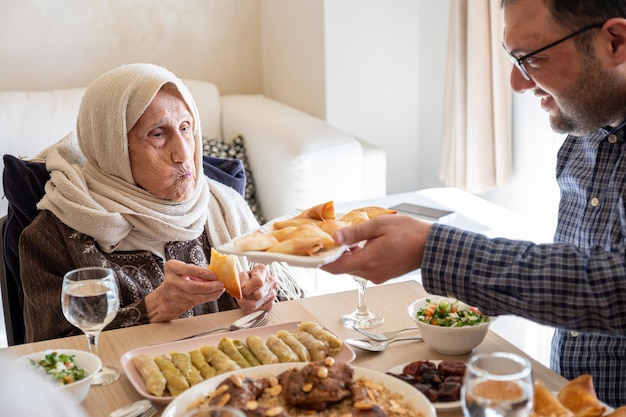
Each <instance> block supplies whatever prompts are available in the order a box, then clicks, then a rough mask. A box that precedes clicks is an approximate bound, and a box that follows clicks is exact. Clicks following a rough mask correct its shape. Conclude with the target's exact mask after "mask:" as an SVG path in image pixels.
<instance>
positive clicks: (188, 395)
mask: <svg viewBox="0 0 626 417" xmlns="http://www.w3.org/2000/svg"><path fill="white" fill-rule="evenodd" d="M305 365H306V363H279V364H275V365H263V366H256V367H254V368H246V369H242V370H238V371H233V372H228V373H225V374H222V375H218V376H216V377H213V378H211V379H207V380H206V381H204V382H201V383H199V384H198V385H194V386H193V387H191V388H189V389H188V390H187V391H185V392H183V393H182V394H181V395H179V396H178V397H176V398H175V399H174V400H173V401H172V402H171V403H170V404H169V405H168V406H167V407H166V408H165V410H163V414H162V415H161V416H162V417H181V416H182V415H183V413H184V411H185V409H186V408H187V407H188V406H189V405H190V404H192V403H193V402H194V401H196V400H198V399H200V398H203V397H206V396H207V395H209V394H210V393H211V392H213V391H215V389H216V388H217V386H218V385H219V384H220V383H221V382H222V381H223V380H224V379H226V378H228V377H229V375H231V374H233V373H235V374H239V375H243V376H245V377H259V376H270V375H277V374H280V373H281V372H284V371H286V370H288V369H290V368H293V367H303V366H305ZM352 368H353V369H354V376H355V377H360V376H364V377H365V378H368V379H371V380H374V381H376V382H379V383H381V384H383V385H384V386H385V387H387V389H389V390H390V391H392V392H396V393H399V394H402V396H403V397H404V400H405V401H407V402H409V403H410V404H412V405H413V406H414V407H415V408H416V409H418V410H419V411H421V412H422V416H423V417H436V415H437V414H436V412H435V408H434V407H433V405H432V404H431V402H430V401H428V398H426V397H425V396H424V394H422V393H421V392H419V391H418V390H416V389H415V388H413V387H412V386H410V385H409V384H407V383H406V382H403V381H401V380H399V379H398V378H395V377H393V376H390V375H386V374H384V373H383V372H378V371H372V370H371V369H365V368H360V367H358V366H353V367H352Z"/></svg>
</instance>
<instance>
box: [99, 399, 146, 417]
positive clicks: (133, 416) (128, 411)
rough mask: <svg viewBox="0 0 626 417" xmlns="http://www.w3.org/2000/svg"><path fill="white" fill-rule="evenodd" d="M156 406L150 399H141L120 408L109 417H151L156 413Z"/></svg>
mask: <svg viewBox="0 0 626 417" xmlns="http://www.w3.org/2000/svg"><path fill="white" fill-rule="evenodd" d="M156 411H157V410H156V408H154V406H153V405H152V403H150V401H148V400H139V401H136V402H134V403H131V404H128V405H125V406H124V407H122V408H118V409H117V410H115V411H113V412H112V413H111V414H109V417H151V416H153V415H155V414H156Z"/></svg>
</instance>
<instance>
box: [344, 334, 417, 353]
mask: <svg viewBox="0 0 626 417" xmlns="http://www.w3.org/2000/svg"><path fill="white" fill-rule="evenodd" d="M405 340H424V339H422V338H421V337H419V336H417V337H401V338H399V339H391V340H389V341H387V342H372V341H371V340H365V339H346V343H347V344H349V345H350V346H354V347H356V348H359V349H363V350H369V351H370V352H383V351H384V350H385V349H387V346H388V345H390V344H391V343H395V342H402V341H405Z"/></svg>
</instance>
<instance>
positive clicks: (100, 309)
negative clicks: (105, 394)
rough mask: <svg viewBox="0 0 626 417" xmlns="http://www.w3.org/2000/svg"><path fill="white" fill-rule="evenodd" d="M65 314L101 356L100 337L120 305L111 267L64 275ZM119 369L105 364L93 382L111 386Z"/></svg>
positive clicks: (63, 298)
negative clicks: (99, 348)
mask: <svg viewBox="0 0 626 417" xmlns="http://www.w3.org/2000/svg"><path fill="white" fill-rule="evenodd" d="M61 305H62V307H63V315H64V316H65V318H66V319H67V321H69V322H70V323H72V324H73V325H74V326H76V327H78V328H79V329H81V330H82V331H83V332H84V333H85V335H86V336H87V341H88V342H89V351H90V352H91V353H93V354H94V355H96V356H97V355H98V337H99V336H100V332H101V331H102V329H104V328H105V327H106V325H107V324H109V323H110V322H111V321H112V320H113V318H114V317H115V315H116V314H117V310H118V309H119V307H120V299H119V290H118V288H117V283H116V281H115V273H114V272H113V270H112V269H109V268H100V267H86V268H79V269H74V270H72V271H70V272H68V273H67V274H65V276H64V277H63V287H62V290H61ZM119 377H120V372H119V370H117V369H116V368H113V367H108V366H103V367H102V369H101V370H100V371H99V372H98V373H97V374H96V375H95V376H94V377H93V379H92V382H91V385H108V384H110V383H112V382H115V381H117V379H118V378H119Z"/></svg>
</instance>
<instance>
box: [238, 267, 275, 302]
mask: <svg viewBox="0 0 626 417" xmlns="http://www.w3.org/2000/svg"><path fill="white" fill-rule="evenodd" d="M239 279H240V281H241V292H242V294H243V297H241V299H239V300H237V302H238V303H239V306H240V307H241V308H242V309H243V310H244V311H245V312H246V313H248V312H251V311H256V310H265V311H269V310H270V309H271V308H272V305H273V304H274V299H275V298H276V286H277V284H278V283H277V281H276V278H274V277H273V276H272V275H271V274H270V269H269V267H268V266H267V265H261V264H259V265H255V267H254V268H253V269H252V270H251V271H249V272H240V273H239Z"/></svg>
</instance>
